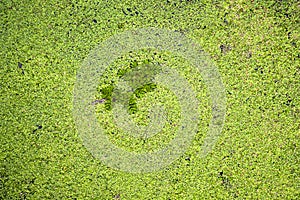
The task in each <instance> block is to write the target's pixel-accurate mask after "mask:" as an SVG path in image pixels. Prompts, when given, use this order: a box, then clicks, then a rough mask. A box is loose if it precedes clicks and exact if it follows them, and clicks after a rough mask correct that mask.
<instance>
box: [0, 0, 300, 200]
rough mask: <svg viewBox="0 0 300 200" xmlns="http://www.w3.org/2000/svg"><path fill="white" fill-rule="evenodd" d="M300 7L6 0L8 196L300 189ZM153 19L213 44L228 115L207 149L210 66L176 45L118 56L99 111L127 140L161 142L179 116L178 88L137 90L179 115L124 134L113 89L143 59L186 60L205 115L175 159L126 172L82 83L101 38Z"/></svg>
mask: <svg viewBox="0 0 300 200" xmlns="http://www.w3.org/2000/svg"><path fill="white" fill-rule="evenodd" d="M299 16H300V13H299V3H298V2H297V1H296V0H291V1H248V0H239V1H231V0H228V1H214V0H204V1H197V0H189V1H188V0H164V1H162V0H149V1H138V0H134V1H120V0H116V1H74V0H68V1H64V0H47V1H42V0H35V1H29V0H18V1H13V0H3V1H0V44H1V46H0V81H1V82H0V92H1V97H0V105H1V109H0V118H1V122H0V133H1V134H0V199H130V200H132V199H235V198H236V199H298V198H299V196H300V192H299V191H300V177H299V174H300V167H299V166H300V149H299V146H300V131H299V130H300V89H299V88H300V78H299V77H300V67H299V66H300V62H299V58H300V55H299V46H300V44H299ZM150 26H152V27H159V28H167V29H171V30H177V31H179V32H181V33H183V34H185V35H186V36H187V37H189V38H192V39H193V40H195V42H197V43H199V44H200V45H201V46H202V47H203V50H204V51H205V52H207V53H209V54H210V56H211V59H212V60H213V61H214V63H215V64H216V66H218V68H219V71H220V73H221V75H222V78H223V82H224V85H225V86H226V94H227V113H226V114H227V115H226V122H225V126H224V129H223V132H222V135H221V137H220V138H219V141H218V143H217V145H216V147H215V148H214V149H213V151H212V152H211V153H210V154H209V156H208V157H207V158H205V159H201V158H199V151H200V147H201V145H202V142H203V138H204V136H205V134H206V133H207V128H208V124H209V122H210V117H211V115H210V113H211V108H210V100H209V94H208V93H207V91H206V86H205V84H204V83H203V81H202V79H201V74H199V73H198V72H197V71H196V70H195V69H194V68H193V67H191V66H190V65H189V63H188V62H187V61H185V60H183V59H182V58H178V57H175V56H173V55H171V54H170V53H168V52H155V50H144V51H141V52H129V53H128V54H127V55H124V57H123V58H120V59H119V60H116V61H115V63H114V64H113V65H112V66H110V67H109V70H107V71H106V72H105V74H104V76H103V79H101V80H99V90H98V91H99V93H98V94H95V99H101V98H105V99H107V101H105V103H104V104H99V105H97V106H96V111H97V115H98V119H99V123H102V124H103V125H105V126H106V130H107V134H108V135H109V137H110V138H111V140H112V141H113V142H114V143H115V144H116V145H119V146H121V147H122V148H124V149H127V150H130V151H137V152H140V151H143V150H147V151H148V150H150V151H151V150H154V149H155V148H156V147H160V146H163V145H165V144H166V143H167V142H168V141H170V139H172V137H174V135H172V133H173V132H174V131H175V130H176V128H177V127H176V124H177V122H178V121H179V118H180V114H179V110H180V105H178V103H176V98H175V97H174V95H173V94H172V92H170V91H168V90H167V89H166V88H164V87H161V86H159V85H153V84H149V85H146V86H144V87H141V88H139V89H138V91H136V93H135V94H134V95H133V96H132V98H131V100H130V107H129V108H130V112H131V114H132V115H133V117H134V119H135V120H136V121H137V122H138V123H142V124H143V123H147V106H148V105H151V104H152V102H156V103H163V104H165V105H166V107H167V108H169V113H168V116H169V117H170V120H171V121H170V123H168V125H167V126H166V128H165V130H164V134H158V135H156V136H155V137H154V138H151V139H149V140H148V141H141V140H138V139H133V138H130V137H128V136H124V135H122V132H121V131H120V130H118V129H117V128H116V127H115V126H114V124H113V121H112V115H111V113H110V110H111V101H112V99H111V95H112V91H113V87H114V83H116V82H117V81H118V79H119V78H120V77H122V75H124V74H125V73H126V72H128V71H130V70H131V69H133V68H134V67H137V66H140V65H143V64H149V63H150V64H151V63H152V64H155V63H159V64H160V65H162V66H169V67H172V68H174V69H176V70H178V71H179V73H180V74H181V75H182V76H184V77H186V79H187V80H188V82H189V83H190V84H191V86H192V87H193V89H194V90H195V91H196V93H197V98H198V99H199V101H200V107H199V111H200V115H201V116H199V119H200V124H199V129H198V130H199V131H198V134H197V136H196V138H195V140H194V141H193V144H192V146H191V147H190V148H189V150H188V152H186V154H185V155H184V156H182V157H181V158H180V159H178V160H177V161H175V162H174V163H172V165H170V166H169V167H168V168H165V169H163V170H162V171H158V172H155V173H149V174H130V173H123V172H119V171H114V170H112V169H110V168H108V167H106V166H105V165H103V164H102V163H101V162H100V161H98V160H96V159H94V158H93V157H92V155H91V154H90V153H89V152H88V151H87V150H86V149H85V147H84V146H83V144H82V141H81V140H80V139H79V137H78V133H77V131H76V127H75V124H74V121H73V116H72V100H73V87H74V83H75V81H76V71H77V70H78V69H79V68H80V65H81V63H82V61H83V59H84V58H86V57H87V55H88V54H89V52H90V51H91V50H92V49H93V48H94V47H96V46H97V44H99V43H100V42H102V41H104V40H106V39H107V38H109V37H110V36H113V35H114V34H116V33H119V32H122V31H125V30H129V29H132V28H140V27H150ZM145 61H146V62H145Z"/></svg>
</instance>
